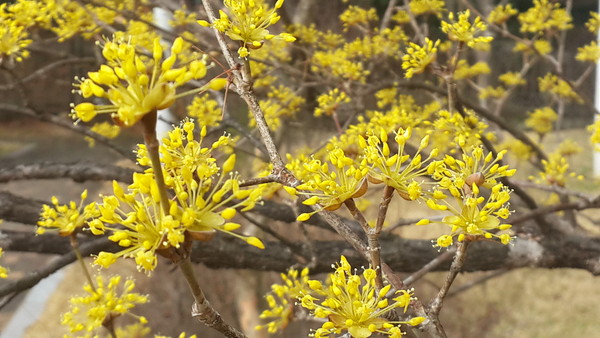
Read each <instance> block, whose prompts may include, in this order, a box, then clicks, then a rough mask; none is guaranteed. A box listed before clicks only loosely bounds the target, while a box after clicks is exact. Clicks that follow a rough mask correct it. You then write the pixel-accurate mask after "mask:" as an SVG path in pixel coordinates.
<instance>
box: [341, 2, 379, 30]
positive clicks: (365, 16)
mask: <svg viewBox="0 0 600 338" xmlns="http://www.w3.org/2000/svg"><path fill="white" fill-rule="evenodd" d="M378 19H379V18H378V17H377V11H376V10H375V8H370V9H369V10H366V9H364V8H360V7H358V6H350V7H348V9H346V10H345V11H344V12H343V13H342V14H340V21H342V23H343V25H344V31H347V30H348V28H350V27H351V26H361V25H362V26H365V28H368V25H369V22H370V21H377V20H378Z"/></svg>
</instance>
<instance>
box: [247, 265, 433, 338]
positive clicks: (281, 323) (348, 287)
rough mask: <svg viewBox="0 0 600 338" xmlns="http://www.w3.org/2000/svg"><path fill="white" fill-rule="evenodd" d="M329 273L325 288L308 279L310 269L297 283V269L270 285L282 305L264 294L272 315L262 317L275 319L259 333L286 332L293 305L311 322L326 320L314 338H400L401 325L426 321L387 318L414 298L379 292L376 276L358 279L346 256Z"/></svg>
mask: <svg viewBox="0 0 600 338" xmlns="http://www.w3.org/2000/svg"><path fill="white" fill-rule="evenodd" d="M333 268H335V272H333V273H331V274H329V276H328V278H327V282H326V283H325V285H324V284H323V283H322V282H320V281H319V280H309V279H308V269H303V270H302V273H301V274H300V278H298V271H295V270H290V272H288V274H287V275H284V274H282V275H281V276H282V278H283V280H284V282H285V285H279V284H275V285H273V292H274V293H275V294H276V295H277V296H278V297H279V299H280V300H281V299H286V302H285V303H281V304H279V303H277V302H276V301H275V300H274V299H273V296H272V295H270V294H269V295H267V301H268V303H269V307H270V310H265V311H264V312H263V313H262V315H261V318H268V319H274V320H272V321H271V322H269V323H268V324H267V325H261V326H259V327H257V329H261V328H264V327H267V328H268V330H269V332H276V331H277V330H280V329H283V328H285V326H286V325H287V323H288V321H289V320H290V315H292V314H293V313H292V311H293V306H292V304H291V303H290V301H291V300H299V301H300V305H301V306H302V307H304V308H306V309H308V310H310V311H311V313H312V315H314V316H315V317H317V318H325V319H327V321H326V322H325V323H323V324H322V326H321V328H319V329H317V330H316V331H315V332H314V333H313V334H312V335H313V336H314V337H316V338H319V337H330V335H334V334H341V333H349V334H350V335H351V336H352V337H355V338H367V337H370V336H372V335H373V334H383V335H386V336H389V337H391V338H398V337H400V336H402V335H403V334H404V332H402V330H401V329H400V325H401V324H406V325H411V326H417V325H419V324H421V323H422V322H423V321H424V320H425V318H423V317H413V318H412V319H410V320H408V321H399V320H390V319H389V318H388V317H389V315H390V314H391V312H394V311H395V310H396V309H402V310H403V311H404V312H406V310H407V308H408V306H409V305H410V302H411V301H412V300H415V299H416V298H414V297H412V290H396V291H395V292H392V290H391V285H386V286H384V287H383V288H381V289H377V287H376V286H375V276H376V271H375V270H374V269H372V268H368V269H364V271H363V272H362V274H360V275H358V274H356V271H352V270H353V269H352V267H351V266H350V264H349V263H348V260H347V259H346V257H344V256H341V258H340V262H339V264H337V266H333ZM390 293H391V294H392V296H390V295H389V294H390ZM284 305H285V306H287V307H284Z"/></svg>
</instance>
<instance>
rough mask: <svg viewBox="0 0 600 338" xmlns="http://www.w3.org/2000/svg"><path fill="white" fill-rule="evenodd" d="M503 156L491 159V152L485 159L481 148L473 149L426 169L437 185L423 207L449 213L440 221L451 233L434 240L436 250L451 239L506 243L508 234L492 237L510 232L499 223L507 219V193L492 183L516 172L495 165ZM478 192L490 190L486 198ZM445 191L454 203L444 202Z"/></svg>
mask: <svg viewBox="0 0 600 338" xmlns="http://www.w3.org/2000/svg"><path fill="white" fill-rule="evenodd" d="M505 153H506V151H502V152H500V153H498V155H497V156H496V158H494V157H493V155H492V153H491V152H490V153H488V154H487V155H485V154H484V151H483V149H482V148H481V147H476V148H474V149H473V150H472V151H471V152H470V153H469V154H466V153H463V155H462V159H455V158H454V157H451V156H449V155H446V157H445V158H444V159H443V160H440V161H434V162H432V163H431V164H430V165H429V167H428V168H427V173H428V174H429V175H431V176H432V177H433V179H434V180H436V181H437V186H436V188H435V189H434V191H433V193H432V194H431V197H430V198H429V199H428V200H427V206H428V207H429V208H431V209H433V210H441V211H449V212H451V213H452V215H450V216H446V217H444V218H443V219H442V221H441V223H444V224H447V225H448V226H450V227H451V233H450V234H449V235H442V236H440V237H438V239H437V241H436V245H437V246H439V247H447V246H450V245H452V244H453V243H454V237H457V239H458V241H463V240H465V239H466V238H467V236H483V237H485V238H493V237H497V238H499V239H500V241H501V242H502V243H503V244H508V243H509V242H510V240H511V236H510V234H508V233H503V234H497V233H495V231H496V230H507V229H510V228H511V225H510V224H503V223H502V222H501V221H500V219H506V218H508V216H510V213H511V212H510V210H509V206H508V201H509V199H510V192H509V190H508V188H506V187H505V186H504V185H503V184H502V183H498V182H497V181H496V179H498V178H501V177H510V176H512V175H514V173H515V171H516V170H515V169H508V166H507V165H503V166H500V164H499V163H498V162H499V161H500V160H502V158H503V156H504V154H505ZM482 188H486V189H490V193H489V196H488V197H487V198H486V197H484V195H485V194H483V192H482V191H481V189H482ZM445 191H446V192H449V193H450V195H451V196H452V197H453V199H454V201H455V203H451V202H449V201H448V196H447V195H446V194H445V193H444V192H445ZM429 223H431V221H430V220H429V219H423V220H421V221H419V222H418V223H417V224H418V225H425V224H429Z"/></svg>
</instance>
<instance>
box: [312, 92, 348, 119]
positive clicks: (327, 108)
mask: <svg viewBox="0 0 600 338" xmlns="http://www.w3.org/2000/svg"><path fill="white" fill-rule="evenodd" d="M317 102H318V103H319V106H318V107H317V108H315V116H316V117H319V116H321V115H327V116H331V115H332V114H333V113H334V112H335V111H336V110H337V109H338V108H339V106H340V104H342V103H349V102H350V98H349V97H348V95H346V93H345V92H343V91H340V90H339V89H338V88H334V89H332V90H330V91H328V92H327V93H326V94H322V95H320V96H319V97H318V98H317Z"/></svg>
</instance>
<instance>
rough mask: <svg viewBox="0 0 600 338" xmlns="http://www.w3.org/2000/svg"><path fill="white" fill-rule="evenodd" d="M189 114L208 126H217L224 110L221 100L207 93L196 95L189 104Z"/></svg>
mask: <svg viewBox="0 0 600 338" xmlns="http://www.w3.org/2000/svg"><path fill="white" fill-rule="evenodd" d="M187 115H188V116H189V117H193V118H195V119H197V120H198V121H202V124H204V125H205V126H207V127H215V126H218V125H219V124H220V122H221V117H222V115H223V112H222V110H221V107H220V106H219V102H217V101H216V100H213V99H212V98H211V97H210V94H208V93H206V94H203V95H196V96H194V99H193V100H192V103H190V104H189V105H188V106H187Z"/></svg>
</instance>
